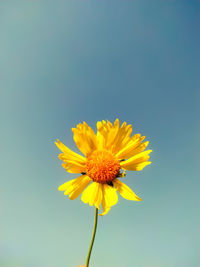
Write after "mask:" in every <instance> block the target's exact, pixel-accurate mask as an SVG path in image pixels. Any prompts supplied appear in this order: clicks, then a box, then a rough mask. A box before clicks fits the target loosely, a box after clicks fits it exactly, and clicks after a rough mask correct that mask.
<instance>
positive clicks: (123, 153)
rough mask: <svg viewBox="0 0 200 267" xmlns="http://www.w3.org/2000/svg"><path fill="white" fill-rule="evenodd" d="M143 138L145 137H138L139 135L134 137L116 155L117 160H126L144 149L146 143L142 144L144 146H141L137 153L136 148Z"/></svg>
mask: <svg viewBox="0 0 200 267" xmlns="http://www.w3.org/2000/svg"><path fill="white" fill-rule="evenodd" d="M144 138H145V136H143V137H140V134H136V135H134V136H133V137H132V138H131V140H130V141H129V143H128V144H127V145H126V146H125V147H123V148H122V149H121V150H120V151H119V152H118V153H117V154H116V157H117V158H118V159H128V158H130V157H132V156H133V155H135V154H137V153H140V152H142V151H143V150H144V149H145V148H146V146H147V144H148V143H144V144H145V145H143V147H140V149H138V152H137V148H139V146H140V145H141V142H142V141H143V140H144Z"/></svg>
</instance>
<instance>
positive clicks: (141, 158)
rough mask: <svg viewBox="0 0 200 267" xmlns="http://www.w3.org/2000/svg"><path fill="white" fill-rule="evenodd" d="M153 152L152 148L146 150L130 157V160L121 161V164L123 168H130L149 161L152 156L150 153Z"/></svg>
mask: <svg viewBox="0 0 200 267" xmlns="http://www.w3.org/2000/svg"><path fill="white" fill-rule="evenodd" d="M151 152H152V150H146V151H144V152H142V153H139V154H137V155H134V156H133V157H131V158H129V159H128V160H125V161H122V162H120V166H121V167H122V168H123V169H126V170H128V169H129V168H130V167H131V166H133V165H136V164H139V163H143V162H145V161H147V160H148V159H149V158H150V156H149V155H148V154H149V153H151Z"/></svg>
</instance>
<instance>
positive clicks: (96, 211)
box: [85, 208, 98, 267]
mask: <svg viewBox="0 0 200 267" xmlns="http://www.w3.org/2000/svg"><path fill="white" fill-rule="evenodd" d="M97 221H98V209H97V208H96V209H95V217H94V229H93V234H92V240H91V243H90V248H89V251H88V256H87V261H86V265H85V267H89V261H90V256H91V252H92V247H93V244H94V239H95V235H96V230H97Z"/></svg>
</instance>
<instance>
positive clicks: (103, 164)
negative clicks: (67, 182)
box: [86, 150, 120, 184]
mask: <svg viewBox="0 0 200 267" xmlns="http://www.w3.org/2000/svg"><path fill="white" fill-rule="evenodd" d="M119 171H120V164H119V161H118V160H117V159H116V158H115V157H114V156H113V155H112V154H111V153H110V152H108V151H107V150H96V151H94V152H93V153H92V154H91V156H89V157H88V158H87V163H86V173H87V175H88V176H89V177H90V178H92V179H93V180H94V181H95V182H98V183H102V184H105V183H111V182H112V181H113V180H114V179H115V178H116V177H117V176H118V175H119Z"/></svg>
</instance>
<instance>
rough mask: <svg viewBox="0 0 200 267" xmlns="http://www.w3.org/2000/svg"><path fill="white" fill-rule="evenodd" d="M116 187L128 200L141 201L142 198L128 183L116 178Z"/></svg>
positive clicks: (114, 182)
mask: <svg viewBox="0 0 200 267" xmlns="http://www.w3.org/2000/svg"><path fill="white" fill-rule="evenodd" d="M113 184H114V187H115V188H116V189H117V190H118V191H119V193H120V195H121V196H122V197H123V198H125V199H128V200H134V201H141V200H142V199H141V198H139V197H138V196H137V195H136V194H135V193H134V192H133V191H132V190H131V189H130V188H129V187H128V186H127V185H125V184H124V183H122V182H121V181H119V180H118V179H115V180H114V181H113Z"/></svg>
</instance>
